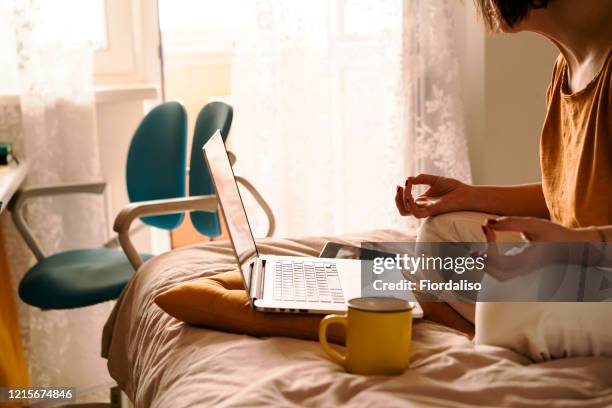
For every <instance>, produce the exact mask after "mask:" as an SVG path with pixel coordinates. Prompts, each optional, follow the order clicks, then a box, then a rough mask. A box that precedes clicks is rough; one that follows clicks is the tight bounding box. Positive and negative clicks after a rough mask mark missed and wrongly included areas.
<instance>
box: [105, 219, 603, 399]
mask: <svg viewBox="0 0 612 408" xmlns="http://www.w3.org/2000/svg"><path fill="white" fill-rule="evenodd" d="M411 239H412V237H410V236H408V235H406V234H403V233H400V232H397V231H389V230H385V231H374V232H369V233H364V234H354V235H347V236H343V237H339V238H338V237H334V238H331V237H317V238H304V239H267V240H262V241H259V242H258V247H259V248H260V250H261V252H263V253H270V254H283V255H315V256H316V255H317V254H318V252H319V251H320V249H321V248H322V247H323V245H324V244H325V242H326V241H328V240H334V241H337V242H347V243H352V244H359V243H360V242H363V241H409V240H411ZM233 269H235V264H234V258H233V254H232V251H231V248H230V247H229V243H228V242H227V241H215V242H212V243H208V244H203V245H197V246H193V247H187V248H182V249H178V250H173V251H171V252H168V253H166V254H163V255H160V256H158V257H156V258H154V259H152V260H150V261H148V262H147V263H146V264H145V265H143V266H142V267H141V269H140V270H139V272H138V274H136V276H135V277H134V278H133V279H132V280H131V281H130V283H129V284H128V286H127V287H126V289H125V290H124V292H123V293H122V295H121V297H120V298H119V300H118V302H117V304H116V306H115V308H114V310H113V312H112V314H111V316H110V317H109V320H108V322H107V324H106V327H105V329H104V333H103V339H102V355H103V356H104V357H106V358H107V359H108V368H109V371H110V374H111V376H112V377H113V378H114V379H115V380H116V381H117V383H118V384H119V386H120V387H121V388H122V389H123V390H124V391H125V392H126V394H127V395H128V397H129V398H130V400H131V401H132V402H133V403H134V405H135V406H136V407H194V406H219V407H243V406H275V407H276V406H314V407H334V406H349V407H370V406H384V407H394V406H435V407H464V406H465V407H467V406H474V405H480V406H512V407H514V406H521V407H523V406H524V407H544V406H546V407H575V406H580V407H606V406H612V359H606V358H573V359H563V360H556V361H550V362H545V363H539V364H532V363H531V362H530V361H529V360H528V359H527V358H525V357H523V356H521V355H519V354H517V353H515V352H513V351H510V350H507V349H503V348H498V347H489V346H475V345H474V344H473V343H472V342H471V340H470V336H469V335H468V334H465V333H463V332H461V331H459V330H455V329H452V328H449V327H447V326H444V325H441V324H437V323H434V322H430V321H427V320H422V321H419V322H418V323H416V324H415V325H414V330H413V343H412V347H413V351H412V357H411V368H410V369H408V370H407V371H406V372H404V374H402V375H400V376H395V377H362V376H357V375H351V374H347V373H346V372H344V371H343V370H342V368H340V367H339V366H337V365H336V364H334V363H332V362H330V361H329V360H328V359H327V358H326V357H325V355H324V353H323V351H322V349H321V347H320V346H319V344H318V343H317V342H312V341H304V340H297V339H290V338H280V337H273V338H255V337H250V336H246V335H237V334H230V333H224V332H219V331H215V330H210V329H205V328H197V327H191V326H187V325H185V324H183V323H182V322H180V321H178V320H176V319H174V318H172V317H170V316H169V315H167V314H165V313H164V312H163V311H162V310H161V309H159V308H158V307H157V306H156V305H155V303H154V302H153V298H154V297H155V295H156V294H157V293H160V292H161V291H164V290H165V289H167V288H170V287H172V286H173V285H175V284H177V283H179V282H184V281H187V280H190V279H195V278H199V277H203V276H208V275H212V274H215V273H219V272H223V271H229V270H233Z"/></svg>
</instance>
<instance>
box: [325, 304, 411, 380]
mask: <svg viewBox="0 0 612 408" xmlns="http://www.w3.org/2000/svg"><path fill="white" fill-rule="evenodd" d="M347 306H348V312H347V314H345V315H329V316H326V317H325V318H323V320H321V324H320V325H319V341H320V342H321V346H323V350H324V351H325V352H326V353H327V354H328V355H329V357H330V358H331V359H332V360H333V361H335V362H336V363H338V364H340V365H342V366H343V367H344V368H345V369H346V370H347V371H348V372H350V373H353V374H364V375H391V374H400V373H402V372H403V371H404V370H406V368H408V365H409V364H410V340H411V333H412V305H411V304H410V302H408V301H405V300H402V299H396V298H383V297H364V298H356V299H351V300H349V301H348V302H347ZM334 323H339V324H342V325H344V326H345V328H346V354H345V355H342V354H340V353H339V352H337V351H336V350H334V349H332V348H331V347H330V346H329V344H328V342H327V327H328V326H329V325H330V324H334Z"/></svg>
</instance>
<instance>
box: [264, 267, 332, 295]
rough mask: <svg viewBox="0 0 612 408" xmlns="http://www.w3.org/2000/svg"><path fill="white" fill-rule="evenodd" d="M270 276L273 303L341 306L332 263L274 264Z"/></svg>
mask: <svg viewBox="0 0 612 408" xmlns="http://www.w3.org/2000/svg"><path fill="white" fill-rule="evenodd" d="M274 272H275V273H274V300H279V301H296V302H324V303H344V295H343V294H342V287H341V286H340V277H339V276H338V270H337V269H336V265H335V264H333V263H328V262H308V261H306V262H304V261H277V262H275V271H274Z"/></svg>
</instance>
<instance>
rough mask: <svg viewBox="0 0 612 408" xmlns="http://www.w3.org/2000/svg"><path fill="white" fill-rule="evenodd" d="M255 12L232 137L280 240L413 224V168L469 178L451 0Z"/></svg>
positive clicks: (367, 0)
mask: <svg viewBox="0 0 612 408" xmlns="http://www.w3.org/2000/svg"><path fill="white" fill-rule="evenodd" d="M244 7H246V8H248V10H247V13H249V15H250V21H251V22H252V23H251V24H247V25H245V27H244V28H243V29H242V30H241V31H240V32H239V33H238V37H237V39H236V41H235V50H234V60H233V64H232V81H233V83H232V104H233V105H234V108H235V111H236V115H235V119H234V125H233V129H232V135H231V137H230V139H229V141H228V144H229V147H230V149H232V150H234V151H235V152H236V153H237V156H238V162H237V164H236V172H237V173H238V174H241V175H243V176H246V177H248V178H249V179H250V180H251V181H252V182H253V183H254V184H255V185H256V186H257V188H258V189H259V190H260V191H261V192H262V194H263V195H264V196H265V198H266V199H267V200H269V201H270V204H271V206H272V208H273V210H274V212H275V214H276V217H277V221H278V230H277V231H278V232H277V235H280V236H296V235H308V234H317V235H320V234H337V233H344V232H351V231H365V230H370V229H375V228H400V229H401V228H404V229H408V228H414V227H415V226H416V224H415V221H414V220H413V219H411V218H402V217H400V216H399V215H398V214H397V211H396V209H395V204H394V195H395V192H396V185H397V184H401V183H403V182H404V180H405V177H406V176H407V175H408V174H416V173H419V172H430V173H435V174H444V175H450V176H453V177H457V178H460V179H462V180H464V181H469V180H470V170H469V163H468V156H467V148H466V141H465V136H464V133H463V123H462V107H461V103H460V100H459V96H458V95H459V93H458V89H457V83H458V75H459V73H458V68H457V67H458V64H457V57H456V55H455V53H454V48H455V47H454V43H453V41H454V40H455V37H454V27H453V21H452V16H451V14H450V7H449V4H448V3H447V1H444V0H427V1H421V0H404V1H402V0H332V1H308V2H305V1H301V0H258V1H253V2H246V3H244ZM246 205H247V208H248V210H249V211H250V214H252V215H253V217H251V218H252V223H253V224H255V229H256V230H257V231H265V226H264V225H261V224H262V223H263V222H265V221H264V217H262V216H259V214H257V209H256V206H255V205H254V204H253V203H252V201H251V200H247V203H246Z"/></svg>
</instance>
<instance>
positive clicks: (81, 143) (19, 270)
mask: <svg viewBox="0 0 612 408" xmlns="http://www.w3.org/2000/svg"><path fill="white" fill-rule="evenodd" d="M75 3H76V0H61V1H54V2H48V1H42V0H15V1H14V2H3V3H2V4H1V5H0V19H1V21H2V23H3V29H2V30H1V32H2V34H3V36H4V38H2V39H0V43H1V44H2V53H3V55H4V56H3V59H5V60H8V59H9V58H8V57H7V56H8V55H12V63H13V64H14V66H13V67H10V66H8V65H7V69H6V70H4V71H2V72H0V75H3V73H4V74H5V75H9V73H10V72H11V71H12V72H14V73H15V75H14V77H13V78H8V77H5V78H2V81H0V83H2V84H3V85H4V87H5V88H6V87H11V88H12V90H13V91H16V92H18V94H19V100H18V102H17V103H16V104H14V106H4V107H3V108H2V109H0V123H4V125H3V126H4V127H3V126H0V131H2V130H3V129H4V132H3V134H2V137H3V141H9V142H12V143H14V145H15V146H16V155H17V157H18V158H20V159H22V160H24V159H25V160H27V161H28V162H29V163H30V165H31V168H30V173H29V175H28V178H27V182H26V185H29V186H38V185H48V184H52V183H60V182H78V181H94V180H100V178H101V172H100V162H99V154H98V140H97V134H96V119H95V109H94V108H95V107H94V97H93V93H92V92H93V90H92V81H93V69H92V57H93V54H92V49H91V47H90V46H89V45H88V44H86V43H82V42H81V43H79V42H75V39H79V38H83V35H82V33H80V32H78V31H75V27H73V26H71V24H70V21H71V20H72V19H73V18H72V17H70V16H73V14H72V12H73V11H74V10H75V8H74V7H73V6H75ZM13 68H14V69H13ZM26 218H27V221H28V223H29V224H30V226H31V227H32V229H33V230H34V232H35V235H36V236H37V239H39V241H40V243H41V244H42V246H43V249H44V250H45V252H46V253H47V254H48V255H49V254H53V253H56V252H58V251H61V250H66V249H70V248H83V247H88V246H91V247H96V246H100V245H101V244H102V243H103V242H104V241H105V239H106V235H107V227H106V222H107V220H106V219H105V212H104V206H103V199H102V198H101V197H92V196H82V195H80V196H79V195H74V196H66V197H63V198H45V199H40V200H33V201H32V204H30V205H28V206H27V207H26ZM3 225H4V229H5V233H6V234H7V237H8V239H7V243H8V248H7V250H8V251H9V258H10V261H11V268H12V272H13V274H14V275H15V276H14V282H15V283H18V282H19V280H20V279H21V277H22V276H23V274H24V273H25V272H26V271H27V269H28V268H29V267H31V266H32V265H33V264H34V258H33V256H32V255H31V254H30V252H29V251H28V249H27V248H26V247H25V245H24V243H23V241H22V240H21V238H20V237H19V235H18V234H17V233H16V231H15V230H14V228H13V227H12V225H11V224H10V219H9V218H8V217H7V216H6V215H5V216H4V218H3ZM19 306H20V320H21V324H22V334H23V338H24V342H25V345H24V346H25V352H26V358H27V360H28V364H29V369H30V375H31V383H32V384H33V385H37V386H43V385H56V386H60V385H62V386H76V387H80V388H86V387H90V386H94V385H98V384H101V383H108V382H109V381H110V377H109V376H108V374H107V370H106V365H105V360H103V359H102V358H100V357H98V356H99V354H100V338H101V331H102V325H103V323H104V321H105V320H106V317H107V316H108V314H109V313H110V310H111V306H112V304H111V303H106V304H102V305H98V306H94V307H89V308H84V309H75V310H68V311H40V310H38V309H35V308H32V307H29V306H25V305H23V303H21V302H20V305H19Z"/></svg>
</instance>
